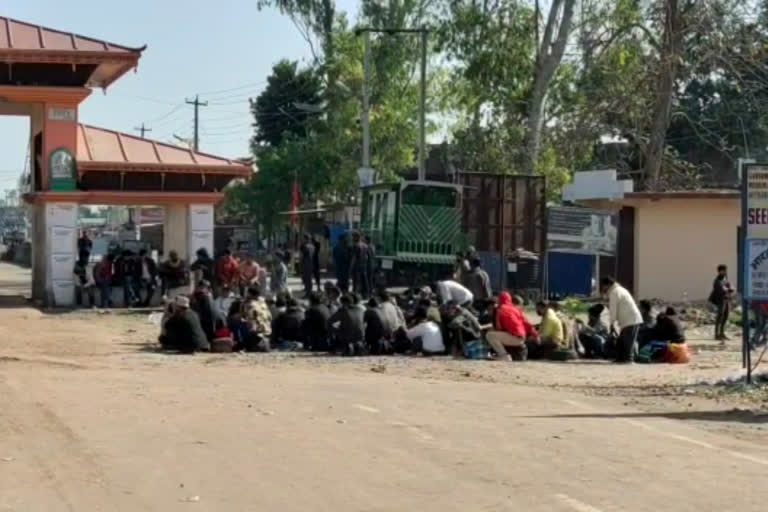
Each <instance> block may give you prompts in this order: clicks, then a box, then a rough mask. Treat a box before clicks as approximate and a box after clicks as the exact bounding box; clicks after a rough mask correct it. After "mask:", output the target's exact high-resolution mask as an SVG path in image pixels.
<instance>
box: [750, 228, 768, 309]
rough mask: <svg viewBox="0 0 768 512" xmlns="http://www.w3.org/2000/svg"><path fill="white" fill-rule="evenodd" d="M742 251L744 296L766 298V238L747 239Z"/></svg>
mask: <svg viewBox="0 0 768 512" xmlns="http://www.w3.org/2000/svg"><path fill="white" fill-rule="evenodd" d="M744 253H745V256H746V262H745V263H746V265H745V268H744V271H745V273H746V280H745V282H746V290H745V296H746V297H747V298H748V299H749V300H768V239H763V240H748V241H747V246H746V251H744Z"/></svg>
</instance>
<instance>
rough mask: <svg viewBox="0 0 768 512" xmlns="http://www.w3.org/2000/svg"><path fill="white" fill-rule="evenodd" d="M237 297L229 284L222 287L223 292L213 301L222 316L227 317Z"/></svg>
mask: <svg viewBox="0 0 768 512" xmlns="http://www.w3.org/2000/svg"><path fill="white" fill-rule="evenodd" d="M235 298H236V297H235V292H233V291H232V289H231V288H230V287H229V286H227V285H224V286H222V287H221V293H220V294H219V296H218V297H216V299H215V300H214V301H213V303H214V305H215V306H216V309H217V310H218V312H219V314H220V315H221V316H222V317H225V318H226V316H227V314H229V308H230V306H232V303H233V302H234V301H235Z"/></svg>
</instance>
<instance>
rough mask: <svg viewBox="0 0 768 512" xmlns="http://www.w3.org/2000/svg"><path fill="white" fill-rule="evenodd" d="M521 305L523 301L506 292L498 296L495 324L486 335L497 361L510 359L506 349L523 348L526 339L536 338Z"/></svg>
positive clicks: (536, 335) (534, 330)
mask: <svg viewBox="0 0 768 512" xmlns="http://www.w3.org/2000/svg"><path fill="white" fill-rule="evenodd" d="M522 305H523V300H522V299H521V298H520V297H518V296H515V298H514V299H512V297H511V296H510V295H509V293H507V292H501V293H500V294H499V305H498V308H497V309H496V324H495V325H494V330H492V331H489V332H488V334H487V335H486V339H487V340H488V344H489V345H490V346H491V348H492V349H493V351H494V352H496V355H497V356H498V358H499V359H503V360H507V361H509V360H510V359H511V358H510V356H509V354H508V353H507V348H506V347H523V346H525V340H526V339H531V338H533V339H535V338H538V333H537V332H536V329H535V328H534V327H533V326H532V325H531V323H530V322H529V321H528V320H527V319H526V318H525V313H523V310H522Z"/></svg>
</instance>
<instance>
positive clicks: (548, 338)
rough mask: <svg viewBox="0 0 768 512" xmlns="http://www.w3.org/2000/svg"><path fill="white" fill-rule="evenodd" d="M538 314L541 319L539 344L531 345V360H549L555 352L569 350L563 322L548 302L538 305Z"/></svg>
mask: <svg viewBox="0 0 768 512" xmlns="http://www.w3.org/2000/svg"><path fill="white" fill-rule="evenodd" d="M536 313H538V314H539V316H540V317H541V324H540V325H539V340H538V342H534V343H529V344H527V345H528V358H529V359H549V358H550V356H551V355H552V353H553V352H555V351H558V350H562V349H565V348H568V347H567V346H566V344H565V334H564V331H563V322H562V321H561V320H560V318H558V316H557V313H555V311H554V310H553V309H552V308H551V307H550V305H549V304H547V303H546V302H538V303H537V304H536Z"/></svg>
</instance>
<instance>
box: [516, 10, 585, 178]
mask: <svg viewBox="0 0 768 512" xmlns="http://www.w3.org/2000/svg"><path fill="white" fill-rule="evenodd" d="M575 6H576V0H552V5H551V6H550V8H549V15H548V16H547V23H546V24H545V25H544V33H543V36H542V38H541V41H537V44H538V49H537V52H536V62H535V67H534V75H533V76H534V78H533V85H532V87H531V91H530V94H529V95H528V116H527V122H526V126H527V127H526V134H525V147H526V149H527V153H526V155H525V164H524V170H525V171H526V172H528V173H531V174H532V173H534V172H535V171H536V165H537V163H538V159H539V152H540V150H541V136H542V128H543V126H544V109H545V107H546V101H547V95H548V93H549V87H550V85H551V84H552V80H553V78H554V77H555V73H556V72H557V69H558V67H559V66H560V63H561V62H562V60H563V54H564V53H565V45H566V44H567V43H568V38H569V37H570V34H571V26H572V22H573V12H574V8H575ZM536 14H537V16H538V1H537V13H536ZM536 24H537V27H538V20H537V21H536ZM536 32H537V33H538V29H537V31H536Z"/></svg>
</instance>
